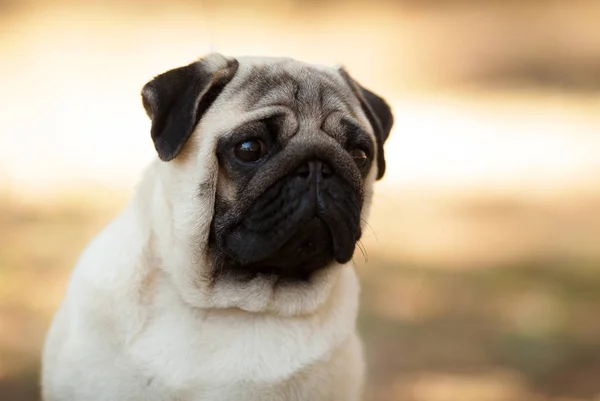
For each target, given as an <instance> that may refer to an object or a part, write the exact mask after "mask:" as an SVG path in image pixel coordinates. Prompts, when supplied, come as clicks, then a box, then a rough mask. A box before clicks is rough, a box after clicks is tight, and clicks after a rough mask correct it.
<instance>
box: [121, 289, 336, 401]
mask: <svg viewBox="0 0 600 401" xmlns="http://www.w3.org/2000/svg"><path fill="white" fill-rule="evenodd" d="M164 297H165V298H163V299H159V300H158V303H157V304H156V305H155V307H154V308H153V310H152V313H151V314H150V316H149V319H148V321H147V324H146V327H145V328H144V330H143V332H142V333H141V334H140V335H139V336H138V337H137V338H135V339H134V340H133V341H132V342H131V345H130V347H129V350H128V352H129V354H130V356H131V360H132V362H133V364H134V365H135V366H134V367H135V369H136V370H137V371H139V372H140V374H142V375H144V380H145V382H146V383H147V384H148V392H149V393H154V394H157V393H163V394H165V395H167V396H168V397H170V398H169V399H173V396H175V399H182V400H186V401H187V400H196V399H198V400H211V399H215V400H217V399H218V400H222V401H224V400H229V399H231V400H240V399H244V400H248V401H250V400H257V401H262V400H275V399H277V397H278V395H280V394H281V392H286V393H287V392H288V391H286V390H285V388H287V387H289V385H290V383H296V382H297V380H298V379H296V378H297V377H300V376H301V377H302V380H307V379H310V376H311V370H314V369H315V366H318V365H319V361H320V360H321V359H323V358H326V356H327V354H328V353H329V352H331V350H332V349H334V348H336V346H337V345H338V344H339V343H340V342H341V341H342V340H343V337H346V336H347V333H343V334H342V333H340V332H339V327H337V329H336V328H335V327H330V325H328V324H327V322H326V320H327V319H325V321H324V320H323V319H322V318H321V317H319V316H313V317H310V318H294V319H282V318H278V317H275V316H266V315H263V316H254V315H249V314H247V313H244V312H241V311H219V312H218V313H217V312H200V311H198V310H193V309H191V308H189V307H188V306H186V305H184V304H182V303H181V302H180V301H178V300H175V299H170V298H168V296H164ZM317 333H318V334H317ZM315 373H316V372H315ZM311 387H312V386H311ZM252 394H254V395H252ZM251 395H252V396H251Z"/></svg>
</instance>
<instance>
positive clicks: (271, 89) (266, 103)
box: [231, 59, 362, 120]
mask: <svg viewBox="0 0 600 401" xmlns="http://www.w3.org/2000/svg"><path fill="white" fill-rule="evenodd" d="M231 86H232V87H233V88H232V89H233V91H234V92H235V93H236V96H238V99H237V100H238V101H239V103H238V106H240V107H241V108H242V109H243V111H244V112H254V111H257V110H261V109H265V108H272V107H277V106H279V107H283V108H287V109H289V111H290V112H292V113H293V114H294V115H296V116H297V117H299V118H310V119H315V120H322V119H324V118H326V117H327V116H329V115H331V114H339V115H346V116H348V117H351V118H352V119H354V120H360V119H361V117H362V116H361V111H360V105H359V103H358V99H356V97H355V96H354V94H353V93H352V90H351V89H350V87H349V86H348V84H347V83H346V82H345V81H344V80H343V78H342V77H341V75H340V74H339V73H338V72H337V71H336V70H335V69H333V68H327V67H319V66H313V65H310V64H305V63H302V62H298V61H295V60H288V59H276V61H272V60H269V61H268V62H256V61H253V62H248V63H244V60H241V62H240V68H239V70H238V72H237V74H236V77H235V78H234V80H233V81H232V82H231ZM236 103H237V102H236Z"/></svg>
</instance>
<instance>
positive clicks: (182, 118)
mask: <svg viewBox="0 0 600 401" xmlns="http://www.w3.org/2000/svg"><path fill="white" fill-rule="evenodd" d="M209 58H210V60H209ZM237 68H238V62H237V60H234V59H226V58H225V57H223V56H221V55H216V54H215V55H211V56H209V57H208V58H206V59H202V60H199V61H197V62H195V63H192V64H189V65H187V66H185V67H180V68H175V69H173V70H169V71H167V72H165V73H163V74H160V75H158V76H156V77H155V78H154V79H153V80H152V81H150V82H148V83H147V84H146V85H144V88H143V89H142V103H143V105H144V109H146V113H147V114H148V117H150V119H151V120H152V128H151V129H150V132H151V136H152V140H153V141H154V147H155V148H156V151H157V153H158V157H159V158H160V159H161V160H163V161H169V160H172V159H173V158H174V157H175V156H177V155H178V154H179V152H180V151H181V149H182V148H183V146H184V145H185V143H186V141H187V140H188V138H189V137H190V135H191V134H192V131H193V130H194V127H195V126H196V125H197V124H198V121H200V118H201V117H202V115H203V114H204V113H205V112H206V110H208V108H209V107H210V106H211V104H212V103H213V102H214V101H215V99H216V98H217V96H219V94H220V93H221V91H222V90H223V88H225V86H226V85H227V84H228V83H229V81H231V79H232V78H233V76H234V75H235V73H236V71H237Z"/></svg>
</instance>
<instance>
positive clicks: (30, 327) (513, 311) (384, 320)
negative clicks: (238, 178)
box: [0, 199, 600, 401]
mask: <svg viewBox="0 0 600 401" xmlns="http://www.w3.org/2000/svg"><path fill="white" fill-rule="evenodd" d="M120 206H121V202H114V203H113V204H107V203H105V202H102V203H101V204H100V205H99V204H97V203H96V202H90V201H87V202H81V203H78V202H75V201H73V202H65V203H63V204H61V203H60V202H59V203H52V204H48V205H46V206H43V205H40V204H39V203H38V204H25V203H22V202H19V201H18V199H4V200H2V201H1V203H0V244H1V250H0V332H1V336H0V399H1V400H3V401H4V400H20V401H30V400H31V401H33V400H37V399H38V398H37V380H38V379H37V370H38V363H39V352H40V350H41V343H42V339H43V335H44V332H45V330H46V327H47V325H48V323H49V319H50V317H51V314H52V313H53V311H54V310H55V308H56V306H57V304H58V302H59V301H60V299H61V297H62V294H63V291H64V288H65V284H66V280H67V278H68V274H69V272H70V270H71V268H72V266H73V264H74V262H75V261H76V259H77V256H78V254H79V253H80V251H81V249H82V248H83V247H84V246H85V244H86V243H87V241H88V240H89V239H90V238H91V237H92V236H93V235H94V234H95V233H96V232H97V231H98V230H99V229H100V228H101V227H102V226H103V225H104V224H106V223H107V222H108V221H109V219H110V218H112V216H113V215H114V214H115V213H116V212H117V210H118V208H119V207H120ZM496 209H497V205H496V206H494V205H493V204H490V207H489V208H484V207H479V208H478V213H477V216H478V218H480V217H481V216H482V214H485V213H486V210H487V213H491V214H494V213H497V210H496ZM511 210H518V208H516V209H510V208H503V209H502V214H503V215H507V214H510V212H511ZM599 211H600V209H599ZM374 214H375V216H374V217H375V218H377V212H376V211H374ZM398 221H401V218H399V219H398ZM366 244H367V252H368V262H367V263H365V262H364V260H363V259H362V257H361V255H357V256H356V257H355V261H356V263H357V268H358V270H359V273H360V275H361V279H362V283H363V284H362V285H363V293H362V312H361V317H360V321H359V328H360V331H361V333H362V334H363V336H364V340H365V343H366V348H367V356H368V360H369V366H370V367H369V374H370V380H369V385H368V388H367V397H366V399H368V400H380V401H387V400H390V401H391V400H407V401H410V400H414V401H436V400H448V401H451V400H473V401H485V400H505V401H519V400H523V401H525V400H553V401H554V400H556V401H558V400H594V399H595V398H594V397H598V396H600V380H598V378H600V335H599V334H600V319H598V318H597V317H598V316H600V263H599V262H595V261H590V260H587V261H582V260H577V259H576V258H573V259H568V258H566V259H563V260H560V259H553V260H540V259H532V260H522V261H519V262H515V263H508V264H504V265H494V264H489V265H483V266H480V267H479V268H477V269H473V268H463V269H461V268H452V269H449V268H440V266H437V265H434V264H427V263H421V262H417V261H415V260H412V261H411V260H409V259H402V258H398V257H391V258H390V257H386V256H385V253H383V252H378V251H377V248H376V247H375V248H373V246H372V244H371V243H370V241H369V240H367V241H366Z"/></svg>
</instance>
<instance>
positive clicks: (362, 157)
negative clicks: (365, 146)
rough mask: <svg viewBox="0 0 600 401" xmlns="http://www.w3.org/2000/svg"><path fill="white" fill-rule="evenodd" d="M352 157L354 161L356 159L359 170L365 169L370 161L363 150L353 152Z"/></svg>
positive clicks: (351, 152)
mask: <svg viewBox="0 0 600 401" xmlns="http://www.w3.org/2000/svg"><path fill="white" fill-rule="evenodd" d="M350 156H352V159H354V163H356V165H357V166H358V168H363V167H364V166H365V165H366V164H367V162H368V161H369V158H368V156H367V153H366V152H365V151H364V150H362V149H353V150H351V151H350Z"/></svg>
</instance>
